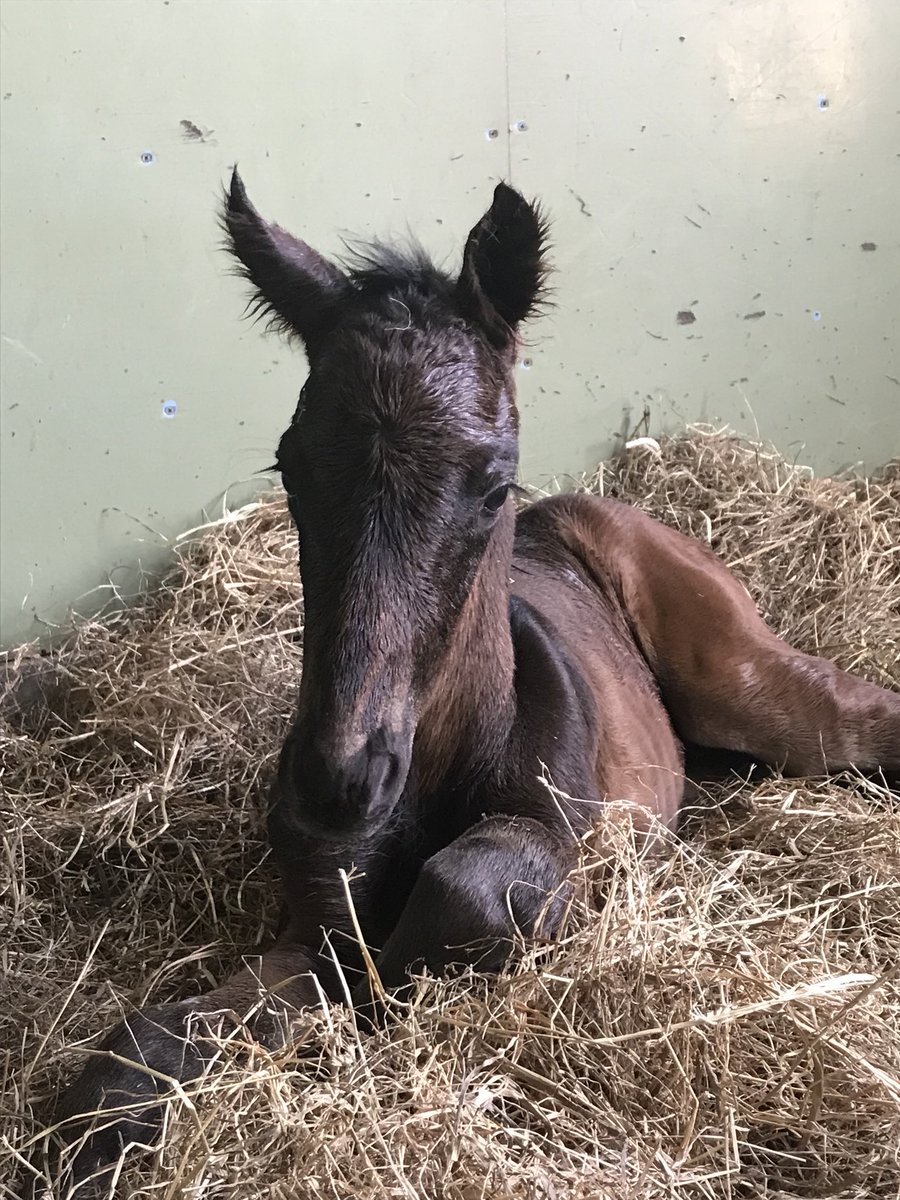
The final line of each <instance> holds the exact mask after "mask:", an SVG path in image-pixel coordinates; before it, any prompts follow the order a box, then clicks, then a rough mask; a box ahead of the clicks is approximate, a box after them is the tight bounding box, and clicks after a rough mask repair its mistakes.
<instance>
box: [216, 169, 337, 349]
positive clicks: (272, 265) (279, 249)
mask: <svg viewBox="0 0 900 1200" xmlns="http://www.w3.org/2000/svg"><path fill="white" fill-rule="evenodd" d="M221 223H222V228H223V229H224V231H225V237H226V249H227V250H229V251H230V253H232V254H233V255H234V257H235V258H236V259H237V260H238V262H239V263H240V267H239V269H238V273H239V274H240V275H242V276H243V277H244V278H245V279H247V280H249V281H250V283H251V284H252V285H253V294H252V296H251V297H250V300H249V302H248V304H247V311H248V312H249V313H251V314H252V315H253V316H256V317H264V318H266V319H267V320H268V324H269V327H270V328H272V329H277V330H278V331H279V332H280V333H284V334H287V335H288V336H289V337H290V336H297V337H299V338H301V339H302V341H303V344H304V345H305V347H306V352H307V354H308V355H309V356H310V357H311V356H312V355H314V354H315V351H316V349H317V347H318V345H319V342H320V340H321V338H322V337H323V335H324V334H325V333H326V332H327V331H328V329H329V328H331V327H332V326H333V324H334V323H335V321H336V319H337V312H338V309H339V307H340V304H341V302H342V301H343V300H345V299H346V298H347V296H348V295H349V294H350V292H351V291H352V289H351V286H350V283H349V281H348V279H347V277H346V275H344V273H343V271H341V270H340V268H339V267H336V266H335V265H334V263H331V262H329V261H328V259H327V258H324V257H323V256H322V255H321V254H319V253H318V251H316V250H313V249H312V247H311V246H308V245H307V244H306V242H303V241H301V240H300V239H299V238H295V237H294V236H293V234H290V233H288V232H287V230H286V229H282V228H281V226H280V225H273V224H270V222H268V221H265V220H263V218H262V217H261V216H260V215H259V213H258V212H257V211H256V209H255V208H254V207H253V205H252V204H251V203H250V199H249V197H248V196H247V192H246V190H245V188H244V182H243V180H242V179H241V177H240V175H239V174H238V171H237V167H235V169H234V172H233V174H232V176H231V186H230V188H229V189H228V190H227V191H226V193H225V203H224V208H223V211H222V217H221Z"/></svg>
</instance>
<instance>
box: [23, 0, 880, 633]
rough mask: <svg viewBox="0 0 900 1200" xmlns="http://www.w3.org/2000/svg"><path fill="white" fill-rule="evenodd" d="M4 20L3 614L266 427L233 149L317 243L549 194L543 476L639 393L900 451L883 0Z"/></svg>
mask: <svg viewBox="0 0 900 1200" xmlns="http://www.w3.org/2000/svg"><path fill="white" fill-rule="evenodd" d="M0 32H2V56H3V57H2V85H0V90H2V96H3V99H2V102H0V135H2V171H0V189H2V194H0V216H2V224H3V271H2V276H0V288H2V294H0V333H2V342H0V350H2V401H0V420H2V431H0V433H2V436H0V451H2V461H0V505H2V508H0V518H2V561H0V588H2V593H0V618H2V633H0V639H2V640H3V641H5V642H11V641H14V640H18V639H20V638H23V637H27V636H34V635H36V634H39V633H40V632H41V631H43V630H46V629H47V628H48V626H52V625H53V624H55V623H58V622H64V621H65V616H66V612H67V609H68V607H69V606H70V605H72V604H75V605H77V606H80V607H82V608H83V609H85V610H89V609H95V608H96V607H97V605H98V604H99V603H100V602H101V601H102V600H103V598H104V596H106V595H107V594H108V591H104V590H103V589H104V586H106V587H107V589H108V588H109V587H110V586H114V587H115V588H117V589H121V590H122V591H123V592H125V593H127V592H129V591H130V590H131V589H133V587H134V586H135V584H136V582H137V581H138V580H139V577H140V571H141V570H154V569H156V568H157V567H158V566H159V564H160V563H161V562H162V561H163V560H164V559H165V557H166V555H167V553H168V546H169V543H170V539H171V538H172V537H174V536H175V535H176V534H177V533H178V532H179V531H180V530H182V529H184V528H186V527H190V526H193V525H195V524H197V523H198V521H199V520H202V519H203V513H204V511H205V512H206V513H208V514H209V515H210V516H216V515H218V514H219V513H220V512H221V506H222V495H223V492H226V491H227V494H228V497H229V500H230V501H231V502H232V503H234V502H237V501H238V500H240V499H241V498H243V497H244V496H246V495H249V494H250V492H251V491H252V490H253V489H254V488H255V487H257V486H259V483H260V479H259V476H257V475H255V472H257V471H258V470H259V469H260V468H261V467H264V466H265V465H267V463H268V462H270V461H271V456H272V448H273V446H274V443H275V440H276V438H277V436H278V434H279V432H280V430H281V428H282V427H283V425H284V423H285V422H286V420H287V418H288V416H289V413H290V411H291V408H292V406H293V397H294V396H295V394H296V392H297V390H298V388H299V386H300V384H301V382H302V379H303V374H304V371H305V367H304V364H303V360H302V358H301V356H300V355H299V354H296V353H294V352H291V351H290V350H288V349H287V348H286V347H284V346H283V345H282V344H280V343H279V342H278V341H277V340H274V339H264V338H262V337H261V336H260V334H259V331H258V330H257V329H255V328H253V327H251V326H248V325H242V324H241V323H240V322H239V320H238V315H239V312H240V309H241V305H242V300H243V291H242V287H241V285H240V283H239V282H238V281H236V280H233V279H230V278H229V277H228V276H227V274H226V272H227V264H226V262H225V261H224V258H223V256H222V255H221V254H220V253H219V251H218V250H217V242H218V235H217V232H216V229H215V222H214V215H215V205H216V197H217V189H218V187H219V186H220V183H221V181H222V180H224V178H225V177H226V175H227V171H228V168H229V167H230V165H231V164H232V163H233V162H234V161H238V162H239V163H240V166H241V169H242V172H243V173H244V175H245V178H246V180H247V182H248V186H249V187H250V190H251V194H252V195H253V197H254V199H255V200H256V202H257V203H258V205H259V207H260V208H261V209H262V211H263V212H265V213H266V215H268V216H271V217H272V218H273V219H277V220H280V221H281V222H282V223H284V224H286V225H288V226H289V227H290V228H292V229H294V230H295V231H296V232H298V233H300V234H302V235H303V236H305V237H307V238H309V240H310V241H312V242H313V243H314V244H316V245H317V246H319V247H320V248H322V249H324V250H326V251H331V252H337V251H339V250H340V248H341V243H340V234H341V232H356V233H359V234H362V235H371V234H374V233H380V234H391V233H394V234H403V233H404V232H405V230H406V229H407V228H411V229H413V230H415V231H416V233H417V234H418V235H419V236H420V237H421V239H422V240H423V241H424V242H425V244H426V245H427V246H428V247H429V248H430V249H432V250H433V251H434V252H435V253H437V254H438V255H439V256H446V255H454V256H455V255H456V254H457V253H458V249H459V246H460V245H461V242H462V240H463V238H464V236H465V233H466V231H467V230H468V228H469V227H470V226H471V224H472V223H473V222H474V221H475V220H476V219H477V217H478V216H479V215H480V213H481V212H482V211H483V209H484V207H485V206H486V204H487V203H488V201H489V198H490V192H491V188H492V185H493V183H494V181H495V180H496V179H498V178H500V177H501V176H507V177H511V179H512V181H513V183H515V184H517V185H518V186H520V187H522V188H523V189H524V190H526V191H528V192H530V193H533V194H538V195H540V196H542V197H544V199H545V200H546V202H547V206H548V208H549V209H550V211H551V213H552V215H553V216H554V218H555V222H556V224H555V240H556V250H555V259H556V263H557V266H558V272H557V275H556V278H555V287H556V297H555V298H556V303H557V307H556V309H555V311H554V312H553V313H551V315H550V316H548V317H547V318H545V319H544V320H543V321H542V322H541V323H540V324H539V325H538V326H536V328H535V329H534V331H533V333H532V340H531V342H530V344H529V345H528V346H527V347H525V348H524V349H523V353H522V359H523V362H522V366H521V369H520V372H519V376H520V386H521V389H522V403H523V412H524V430H523V474H524V476H525V477H526V478H529V479H531V480H533V481H535V482H539V483H540V482H545V481H546V480H547V479H548V478H549V477H551V476H560V475H563V474H565V473H568V472H575V471H579V470H581V469H583V468H586V467H589V466H591V465H592V464H593V463H594V462H595V461H596V460H597V458H598V457H600V456H601V455H603V454H605V453H607V452H608V451H609V450H610V449H611V448H612V447H614V446H615V445H616V444H617V442H618V440H619V438H620V436H621V434H622V433H623V432H625V431H627V430H630V429H631V428H632V427H633V426H634V424H635V423H636V422H637V421H638V419H639V418H640V416H641V414H642V412H643V411H644V407H645V405H647V406H649V408H650V413H651V418H650V419H651V426H652V431H655V430H659V429H661V428H664V427H674V426H676V425H678V424H681V423H682V422H684V421H688V420H696V419H705V420H710V421H714V422H719V421H730V422H732V423H733V424H735V425H737V426H738V427H739V428H743V429H746V430H750V431H753V430H755V429H757V428H758V429H759V431H760V432H761V433H762V434H763V435H764V436H766V437H771V438H773V439H775V440H777V441H779V442H780V443H781V444H782V445H783V446H785V447H786V448H788V449H789V448H790V447H791V446H797V447H798V452H800V451H799V447H800V446H801V445H803V446H805V449H804V450H803V451H802V454H803V457H805V458H807V459H809V460H811V461H813V463H814V464H815V465H816V466H817V467H818V468H820V469H827V468H831V467H836V466H839V465H842V464H844V463H846V462H850V461H856V460H862V461H863V462H865V463H866V464H867V465H872V464H874V463H877V462H880V461H883V460H884V459H885V458H887V457H889V455H891V454H892V453H897V452H898V451H900V415H898V414H900V384H898V383H897V382H896V381H897V380H898V379H900V363H898V352H897V346H896V341H895V335H896V330H897V325H898V315H900V239H898V235H897V228H898V225H897V216H896V214H897V211H898V208H897V199H896V197H897V196H898V195H900V158H898V152H900V117H898V104H897V99H896V82H897V79H896V62H897V61H898V51H900V10H898V9H897V7H896V6H895V5H894V4H893V3H892V2H891V0H861V2H858V3H850V2H849V0H847V2H843V0H823V2H822V3H817V4H813V3H812V0H792V2H791V3H790V4H784V3H783V0H750V2H747V3H725V2H723V3H721V4H716V5H713V4H711V3H709V2H708V0H707V2H705V3H703V2H699V0H666V3H650V2H649V0H648V2H645V3H640V2H639V0H627V2H626V0H603V2H602V3H601V2H600V0H596V2H594V3H578V2H577V0H225V2H219V0H4V3H3V6H2V11H0ZM820 97H824V98H825V99H826V101H827V103H826V104H824V105H822V106H820ZM519 121H524V122H525V125H526V128H524V129H521V130H519V129H516V127H515V126H516V123H517V122H519ZM490 129H494V130H496V131H497V136H496V137H495V138H490V137H488V136H486V131H487V130H490ZM864 245H874V247H875V249H862V247H863V246H864ZM679 312H681V313H687V314H689V315H688V316H685V317H683V318H682V321H684V322H685V323H683V324H679V323H678V318H677V316H676V314H677V313H679ZM758 313H763V314H764V315H756V314H758ZM816 314H818V319H814V316H815V315H816ZM691 317H693V320H691ZM173 404H174V410H173V407H172V406H173ZM172 411H174V415H168V416H167V415H164V413H166V412H169V413H171V412H172ZM108 580H111V581H112V583H111V585H110V584H107V583H106V581H108ZM98 588H99V589H100V590H99V591H98Z"/></svg>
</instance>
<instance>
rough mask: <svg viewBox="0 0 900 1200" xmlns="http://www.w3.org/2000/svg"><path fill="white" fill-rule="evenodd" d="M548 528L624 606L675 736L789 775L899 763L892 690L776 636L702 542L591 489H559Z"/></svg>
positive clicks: (899, 699) (897, 705)
mask: <svg viewBox="0 0 900 1200" xmlns="http://www.w3.org/2000/svg"><path fill="white" fill-rule="evenodd" d="M556 527H557V531H558V535H559V537H560V538H561V539H562V540H563V541H564V542H565V544H566V545H567V547H568V549H569V550H570V552H571V553H572V555H573V556H574V557H576V558H577V559H578V560H579V561H580V562H581V563H582V564H583V567H584V569H585V571H586V572H587V573H589V574H590V576H591V578H592V579H593V580H594V582H595V585H596V587H597V588H598V591H599V592H600V593H601V594H603V595H604V596H605V597H607V598H609V603H613V604H618V606H619V607H620V611H621V614H622V618H623V620H624V622H625V624H626V625H627V627H628V629H629V630H630V631H631V634H632V637H633V638H634V642H635V644H636V646H637V647H638V648H639V650H640V653H641V655H642V657H643V658H644V660H645V661H646V663H647V665H648V667H649V669H650V671H651V672H652V674H653V677H654V678H655V680H656V681H657V683H658V686H659V690H660V695H661V697H662V700H663V702H664V704H665V706H666V709H667V710H668V713H669V716H670V717H671V720H672V724H673V726H674V729H675V731H676V732H677V734H678V735H679V737H680V738H681V739H682V740H683V741H685V742H691V743H695V744H697V745H699V746H707V747H710V748H717V749H722V750H732V751H739V752H741V753H744V754H748V755H751V756H752V757H754V758H757V759H759V760H761V761H763V762H767V763H771V764H773V765H775V766H778V767H780V768H782V769H784V770H785V771H787V772H788V773H790V774H796V775H811V774H823V773H827V772H833V771H838V770H843V769H845V768H848V767H857V768H859V769H861V770H868V769H873V768H876V767H880V768H882V769H884V770H886V771H888V772H890V773H892V774H893V772H895V771H898V770H900V694H897V693H896V692H891V691H887V690H886V689H884V688H882V687H879V686H877V685H876V684H872V683H868V682H866V681H865V680H862V679H860V678H858V677H857V676H855V675H851V674H850V673H849V672H846V671H842V670H840V669H839V668H838V667H836V666H835V665H834V664H833V663H831V662H828V661H827V660H826V659H822V658H818V657H815V656H813V655H808V654H804V653H802V652H801V651H799V650H795V649H794V648H793V647H792V646H790V645H788V644H787V643H786V642H785V641H783V640H782V639H781V638H779V637H777V636H776V635H775V634H774V633H773V632H772V630H771V629H769V627H768V626H767V625H766V624H765V622H764V621H763V619H762V617H761V616H760V614H759V612H758V611H757V609H756V606H755V604H754V603H753V601H752V599H751V598H750V596H749V595H748V593H747V592H746V590H745V589H744V587H743V585H742V584H741V583H739V582H738V580H737V579H736V577H735V576H734V575H732V574H731V572H730V571H729V570H728V568H727V567H726V566H725V565H724V563H722V562H721V560H720V559H718V558H717V557H716V556H715V554H713V553H712V551H711V550H709V548H708V547H706V546H704V545H703V544H702V543H700V542H698V541H695V540H694V539H692V538H689V537H686V536H684V535H683V534H681V533H678V532H677V531H676V530H673V529H670V528H668V527H667V526H665V525H663V524H661V523H660V522H658V521H656V520H654V519H652V518H651V517H648V516H647V515H646V514H645V513H642V512H640V510H638V509H635V508H632V507H630V506H629V505H626V504H621V503H619V502H618V501H616V500H610V499H606V498H601V497H596V496H587V495H577V496H572V497H567V498H565V503H564V504H563V505H560V511H559V514H558V516H557V517H556Z"/></svg>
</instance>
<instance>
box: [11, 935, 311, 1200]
mask: <svg viewBox="0 0 900 1200" xmlns="http://www.w3.org/2000/svg"><path fill="white" fill-rule="evenodd" d="M322 965H323V964H322V960H321V959H320V957H319V956H318V955H317V953H316V952H315V951H313V950H312V949H310V948H309V947H306V946H299V945H296V944H292V943H291V941H290V938H289V936H288V937H286V938H285V939H283V940H282V942H280V943H279V944H277V945H276V946H274V947H273V948H272V950H270V951H269V952H268V953H267V954H265V955H263V956H262V957H261V958H260V959H257V960H256V963H255V964H254V965H253V966H248V967H245V968H244V969H243V970H242V971H240V972H238V974H236V975H235V976H233V977H232V978H231V979H230V980H228V982H227V983H225V984H223V986H222V987H219V988H216V989H215V990H214V991H211V992H207V993H205V994H204V995H201V996H193V997H191V998H190V999H187V1000H183V1001H180V1002H178V1003H174V1004H158V1005H153V1006H151V1007H148V1008H144V1009H139V1010H136V1011H135V1012H134V1013H132V1014H130V1015H129V1016H128V1017H126V1018H125V1020H124V1021H122V1022H121V1023H120V1024H119V1025H118V1026H117V1027H116V1028H115V1029H114V1030H113V1031H112V1032H111V1033H110V1034H109V1035H108V1036H107V1037H106V1039H105V1040H104V1041H103V1043H102V1044H101V1046H100V1047H99V1049H98V1051H97V1052H96V1053H95V1054H94V1055H92V1056H91V1058H90V1059H89V1060H88V1062H87V1065H86V1066H85V1067H84V1069H83V1071H82V1072H81V1074H80V1075H79V1076H78V1077H77V1078H76V1080H75V1081H74V1083H73V1084H72V1085H71V1086H70V1087H69V1088H68V1090H67V1091H66V1092H65V1093H64V1094H63V1096H62V1098H61V1100H60V1102H59V1104H58V1106H57V1110H56V1113H55V1122H54V1124H58V1125H59V1129H58V1131H57V1134H56V1135H55V1137H54V1139H53V1145H52V1146H51V1147H50V1153H49V1162H50V1168H51V1174H52V1175H54V1176H56V1179H57V1183H58V1187H59V1195H60V1196H67V1195H70V1194H71V1195H72V1196H73V1200H82V1197H84V1198H85V1200H87V1197H91V1196H103V1195H106V1194H107V1192H108V1188H109V1184H110V1181H111V1174H112V1171H113V1169H114V1168H115V1165H116V1163H117V1161H118V1159H119V1158H120V1157H121V1155H122V1153H123V1152H124V1151H125V1150H126V1149H127V1148H128V1147H129V1146H131V1145H135V1146H140V1145H143V1146H145V1145H148V1144H152V1142H153V1141H154V1140H155V1138H156V1136H157V1134H158V1131H159V1128H160V1124H161V1121H162V1113H163V1109H162V1098H163V1097H164V1096H165V1095H166V1094H171V1092H172V1090H173V1088H174V1087H176V1086H177V1085H179V1084H184V1083H189V1082H191V1081H193V1080H195V1079H197V1078H198V1077H199V1076H200V1075H202V1074H203V1072H204V1070H205V1069H206V1068H207V1066H208V1065H209V1063H210V1062H211V1060H212V1057H213V1055H214V1054H215V1052H216V1047H215V1045H214V1044H213V1043H212V1042H211V1041H210V1040H209V1039H208V1037H206V1038H205V1037H204V1034H205V1033H206V1032H207V1028H208V1029H210V1030H213V1031H214V1032H217V1033H220V1034H221V1035H222V1036H225V1037H227V1036H229V1035H230V1034H233V1033H241V1032H243V1031H245V1030H246V1031H247V1032H248V1033H249V1034H250V1035H251V1036H252V1037H254V1038H256V1039H257V1040H258V1041H261V1042H262V1043H263V1044H265V1045H267V1046H269V1047H270V1048H276V1047H277V1046H279V1045H281V1044H283V1042H284V1041H285V1040H286V1038H287V1036H288V1032H289V1030H290V1026H291V1022H292V1019H293V1018H294V1017H295V1016H296V1013H297V1010H298V1009H302V1008H304V1007H308V1006H311V1005H315V1004H317V1003H318V1001H319V997H320V992H319V989H318V988H317V986H316V982H315V980H314V979H313V973H314V972H316V973H318V974H319V975H320V976H322V978H323V981H324V983H325V985H326V986H327V984H328V980H327V975H326V973H325V972H323V970H322ZM66 1147H68V1152H67V1153H62V1151H63V1150H64V1149H65V1148H66ZM33 1186H34V1194H35V1195H40V1194H41V1193H40V1190H39V1187H38V1186H37V1185H33ZM69 1189H74V1191H71V1192H70V1190H69Z"/></svg>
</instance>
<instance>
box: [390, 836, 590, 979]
mask: <svg viewBox="0 0 900 1200" xmlns="http://www.w3.org/2000/svg"><path fill="white" fill-rule="evenodd" d="M567 865H568V864H567V861H566V859H565V856H564V854H563V852H562V850H561V848H560V847H559V845H558V843H556V842H555V841H554V840H553V839H551V838H550V837H549V835H548V834H547V832H546V830H544V828H543V827H542V826H540V825H539V824H538V823H537V822H532V821H527V820H516V821H513V820H509V819H506V818H500V817H497V818H491V819H489V820H486V821H484V822H482V823H481V824H480V825H478V826H476V827H475V828H474V829H472V830H470V831H469V833H467V834H466V835H464V836H463V837H461V838H458V839H457V840H456V841H455V842H452V843H451V844H450V845H449V846H447V847H445V848H444V849H443V850H440V851H439V852H438V853H437V854H435V855H433V856H432V857H431V858H430V859H429V860H428V861H427V862H426V863H425V864H424V866H423V867H422V871H421V874H420V876H419V880H418V883H417V886H416V889H415V891H414V893H413V897H412V901H411V904H412V905H413V906H414V908H413V913H414V919H415V921H416V923H417V924H419V925H420V929H419V930H418V931H417V932H418V934H419V936H418V937H416V936H412V937H411V938H410V944H412V943H418V947H419V948H423V947H424V953H422V954H421V955H420V961H423V962H424V964H425V965H426V966H427V967H428V968H429V969H430V970H433V971H442V970H444V969H445V968H446V967H447V966H449V965H450V964H452V963H466V964H470V965H472V966H475V967H477V968H479V969H480V970H485V971H494V970H498V969H499V968H500V967H501V966H502V965H503V963H504V962H505V961H506V959H507V958H508V956H509V953H510V951H511V949H512V947H513V944H514V941H515V939H516V938H517V937H518V936H525V937H528V936H531V935H532V934H533V933H534V932H535V926H536V924H537V922H538V919H539V918H540V917H541V916H542V914H543V917H544V919H543V921H542V925H543V928H544V930H545V931H546V932H548V933H550V932H552V930H553V926H554V925H555V923H556V921H557V920H558V915H559V912H560V911H561V907H562V903H563V901H562V898H561V897H560V896H559V895H558V894H557V895H555V896H554V893H558V889H559V885H560V883H561V881H562V879H563V878H564V876H565V873H566V868H567ZM551 896H554V898H553V899H551V900H550V903H549V904H548V898H550V897H551ZM409 932H410V933H411V934H412V933H413V931H412V930H410V931H409ZM408 965H409V964H404V966H408Z"/></svg>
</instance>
